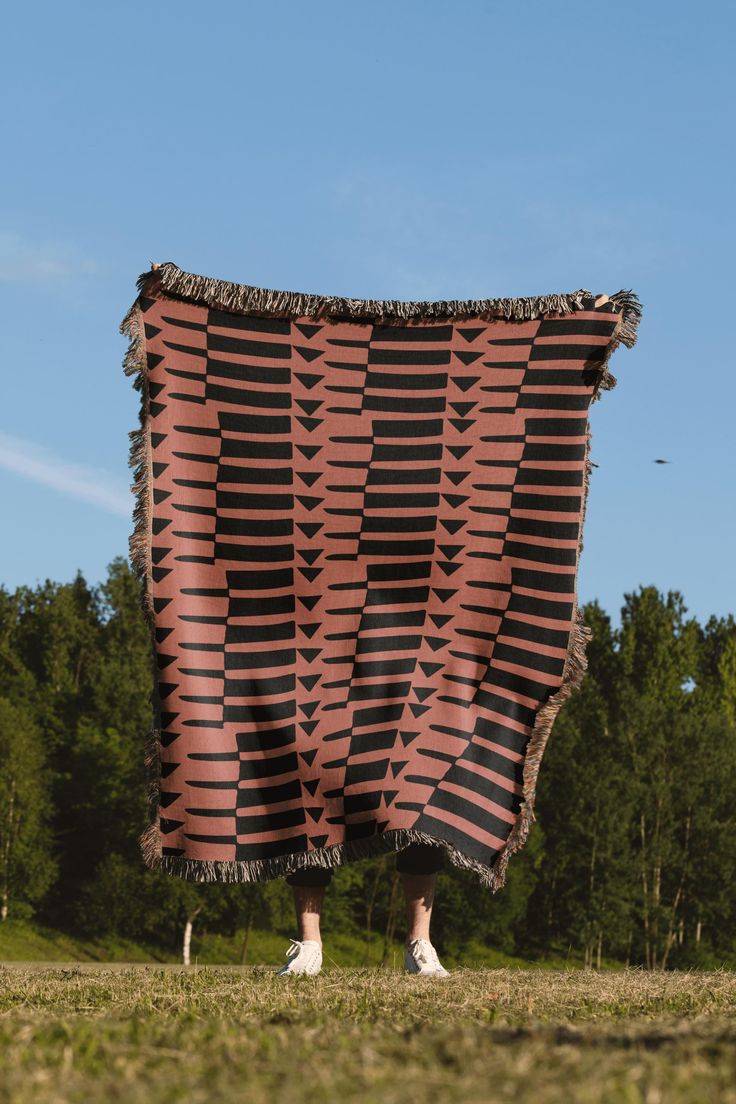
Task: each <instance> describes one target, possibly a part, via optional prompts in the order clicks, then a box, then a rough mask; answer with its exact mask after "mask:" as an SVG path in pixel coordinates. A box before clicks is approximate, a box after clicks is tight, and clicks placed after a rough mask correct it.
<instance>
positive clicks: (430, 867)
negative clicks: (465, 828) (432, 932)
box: [396, 843, 445, 947]
mask: <svg viewBox="0 0 736 1104" xmlns="http://www.w3.org/2000/svg"><path fill="white" fill-rule="evenodd" d="M444 859H445V852H444V849H443V848H442V847H439V846H435V845H433V844H429V843H412V844H410V845H409V846H408V847H406V848H404V850H403V851H399V852H398V853H397V855H396V869H397V870H398V872H399V873H400V874H401V879H402V882H403V886H404V897H405V899H406V919H407V932H406V946H407V947H408V946H409V944H410V943H413V942H414V940H416V939H427V940H429V929H430V923H431V920H432V906H433V904H434V896H435V888H436V885H437V874H438V873H439V871H440V870H442V868H443V866H444Z"/></svg>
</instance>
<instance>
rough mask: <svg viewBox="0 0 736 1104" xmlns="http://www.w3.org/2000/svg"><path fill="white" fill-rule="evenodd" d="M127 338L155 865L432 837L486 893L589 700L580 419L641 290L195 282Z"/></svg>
mask: <svg viewBox="0 0 736 1104" xmlns="http://www.w3.org/2000/svg"><path fill="white" fill-rule="evenodd" d="M137 288H138V295H137V297H136V299H135V301H134V303H133V305H132V306H131V308H130V310H129V311H128V312H127V314H126V316H125V318H124V319H123V321H122V323H121V327H120V328H121V331H122V332H123V333H125V334H126V335H127V336H128V339H129V345H128V349H127V352H126V354H125V363H124V370H125V372H126V374H128V375H129V376H131V377H132V380H133V384H134V386H135V387H136V388H137V389H138V390H139V392H140V400H141V401H140V426H139V428H136V429H135V430H133V431H132V432H131V433H130V438H131V442H130V456H129V462H130V465H131V468H132V470H133V473H134V480H135V481H134V483H133V485H132V490H133V492H134V494H135V509H134V528H133V532H132V533H131V536H130V554H131V563H132V565H133V567H134V569H135V571H136V573H137V575H138V578H139V579H140V581H141V601H142V607H143V610H144V612H145V616H146V619H147V624H148V627H149V629H150V636H151V661H152V675H151V699H150V700H151V707H152V724H151V730H150V732H149V733H148V736H147V742H146V743H147V746H146V753H145V754H146V760H147V764H148V769H149V772H150V775H149V777H150V823H149V826H148V828H147V829H146V831H145V832H144V834H143V836H142V849H143V855H144V858H145V861H146V863H147V864H148V865H150V866H160V867H162V868H163V869H165V870H167V871H169V872H171V873H172V874H176V875H179V876H182V877H186V878H191V879H194V880H198V881H214V880H221V881H240V880H242V881H250V880H262V879H267V878H273V877H277V876H279V875H282V874H286V873H288V872H290V871H293V870H296V869H297V868H299V867H302V866H306V865H319V866H336V865H339V864H341V863H344V862H348V861H352V860H356V859H359V858H362V857H364V856H369V855H374V854H378V853H380V852H386V851H391V850H400V849H402V848H404V847H406V846H407V845H408V844H410V843H411V842H413V841H424V842H433V843H435V844H439V845H441V846H442V847H443V848H444V849H445V850H446V852H447V855H448V856H449V859H450V860H451V862H452V863H454V864H456V865H457V866H460V867H464V868H466V869H468V870H470V871H472V872H473V874H474V875H475V876H476V877H477V878H478V879H479V881H480V882H481V883H482V884H483V885H485V886H488V887H490V888H491V889H497V888H499V887H500V886H501V885H503V883H504V879H505V871H506V864H507V862H508V858H509V855H510V854H511V853H512V852H513V851H515V850H516V849H518V848H519V847H520V846H522V844H523V843H524V841H525V839H526V836H527V833H528V830H529V825H530V823H531V821H532V820H533V817H534V792H535V783H536V779H537V772H538V769H539V765H540V760H541V758H542V754H543V752H544V748H545V743H546V741H547V738H548V736H549V733H550V730H551V728H552V724H553V721H554V719H555V716H556V714H557V712H558V710H559V708H560V706H561V704H562V702H563V701H564V700H565V699H566V698H567V697H568V696H569V694H570V693H571V692H572V691H573V689H574V688H575V687H576V686H578V685H579V683H580V681H581V679H582V677H583V674H584V670H585V666H586V655H585V652H586V646H587V641H588V639H589V637H590V630H589V629H588V627H587V626H586V625H585V623H584V621H583V618H582V615H581V611H580V609H579V608H578V606H577V585H576V584H577V574H578V564H579V557H580V552H581V548H582V539H581V538H582V528H583V520H584V515H585V504H586V498H587V492H588V481H589V476H590V472H591V461H590V459H589V448H590V431H589V408H590V405H591V403H592V401H593V400H595V399H597V398H598V397H599V395H600V393H601V392H602V391H604V390H607V389H610V388H611V387H612V386H613V385H614V383H615V379H614V377H613V376H612V375H611V372H610V370H609V367H608V362H609V359H610V356H611V353H612V352H613V350H614V349H616V348H617V346H618V345H619V344H621V343H623V344H624V345H626V346H628V347H631V346H633V345H634V343H635V341H636V334H637V326H638V323H639V320H640V316H641V305H640V303H639V300H638V298H637V296H636V295H635V294H634V293H633V292H632V291H631V290H628V291H624V290H622V291H617V292H616V293H615V294H613V295H594V294H592V293H591V292H589V291H586V290H585V289H580V290H578V291H574V292H570V293H563V294H551V295H540V296H529V297H526V298H499V299H483V300H450V301H403V300H365V299H351V298H341V297H337V296H330V295H317V294H314V295H313V294H307V293H302V292H286V291H275V290H271V289H265V288H258V287H252V286H250V285H247V284H236V283H230V282H227V281H224V280H218V279H211V278H208V277H202V276H197V275H195V274H193V273H189V272H184V271H182V270H181V269H179V268H178V267H177V266H176V265H175V264H173V263H171V262H167V263H165V264H161V265H156V264H154V265H152V266H151V269H150V270H149V271H147V272H145V273H143V274H142V275H141V276H139V277H138V281H137Z"/></svg>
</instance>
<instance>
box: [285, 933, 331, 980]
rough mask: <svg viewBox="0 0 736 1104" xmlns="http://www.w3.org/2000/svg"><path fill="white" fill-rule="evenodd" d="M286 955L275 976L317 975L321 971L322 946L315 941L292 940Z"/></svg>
mask: <svg viewBox="0 0 736 1104" xmlns="http://www.w3.org/2000/svg"><path fill="white" fill-rule="evenodd" d="M286 955H287V961H286V962H285V963H284V965H283V966H282V967H281V968H280V969H279V970H277V971H276V973H277V974H318V973H319V972H320V970H321V969H322V944H321V943H319V942H318V941H317V940H316V939H304V940H299V939H292V941H291V945H290V947H289V949H288V951H287V952H286Z"/></svg>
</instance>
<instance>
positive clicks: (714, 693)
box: [0, 557, 736, 969]
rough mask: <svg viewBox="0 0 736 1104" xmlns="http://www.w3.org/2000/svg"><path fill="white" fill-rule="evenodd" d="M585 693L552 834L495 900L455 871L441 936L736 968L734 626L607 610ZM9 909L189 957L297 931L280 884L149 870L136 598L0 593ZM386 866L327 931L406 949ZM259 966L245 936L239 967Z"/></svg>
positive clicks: (547, 824)
mask: <svg viewBox="0 0 736 1104" xmlns="http://www.w3.org/2000/svg"><path fill="white" fill-rule="evenodd" d="M584 613H585V618H586V621H587V623H588V624H589V625H590V627H591V629H592V632H593V637H592V640H591V642H590V644H589V645H588V651H587V655H588V671H587V674H586V676H585V679H584V681H583V684H582V686H581V687H580V688H579V689H578V690H577V691H576V692H575V693H574V694H573V695H572V696H571V698H570V699H569V700H568V701H567V702H566V703H565V705H564V706H563V708H562V710H561V711H560V714H559V716H558V718H557V720H556V722H555V725H554V729H553V731H552V735H551V737H550V739H549V743H548V746H547V749H546V751H545V756H544V760H543V763H542V767H541V770H540V774H539V783H538V792H537V797H536V815H537V821H536V823H535V825H534V826H533V828H532V831H531V833H530V836H529V840H528V842H527V844H526V846H525V848H524V849H523V850H522V851H520V852H519V853H518V854H517V855H515V856H514V857H513V858H512V861H511V863H510V865H509V877H508V883H507V885H506V887H505V888H504V889H503V890H502V891H500V892H499V893H497V894H491V893H490V892H489V891H486V890H483V889H481V888H480V887H479V885H478V883H477V881H476V880H475V879H474V878H473V876H472V875H470V874H468V873H467V872H465V871H462V870H458V869H457V868H454V867H452V866H451V865H450V864H449V862H447V863H446V866H445V870H444V872H443V873H442V874H441V876H440V881H439V885H438V894H437V904H436V908H435V913H434V918H433V938H434V940H435V942H436V943H437V945H438V946H439V947H440V948H452V950H453V951H455V952H457V953H460V954H462V953H463V951H464V950H466V949H467V950H472V948H473V947H476V946H478V945H486V946H491V947H494V948H496V949H498V950H499V951H503V952H505V953H507V954H516V955H521V956H526V957H530V956H544V955H560V954H562V955H569V954H571V953H572V954H574V955H575V956H576V957H578V956H579V957H580V958H582V959H583V960H584V961H585V962H586V963H587V964H589V965H600V964H601V962H602V961H603V959H604V958H605V959H617V960H620V961H627V962H631V963H639V964H641V965H644V966H646V967H648V968H651V969H655V968H664V967H668V966H675V965H677V966H683V965H685V966H686V965H693V964H704V965H709V964H715V963H719V962H724V961H732V960H734V959H735V958H736V915H735V914H734V907H733V902H734V899H735V897H736V893H735V891H736V822H735V820H734V816H733V806H734V799H735V798H736V623H734V619H733V617H731V616H729V617H727V618H716V617H711V618H710V619H709V620H708V622H707V623H706V624H705V625H700V624H699V623H698V622H697V620H696V619H694V618H691V617H688V615H687V609H686V607H685V603H684V599H683V597H682V595H681V594H679V593H678V592H676V591H670V592H669V593H667V594H666V595H663V594H661V593H659V592H658V591H657V589H656V588H654V587H652V586H645V587H640V588H639V590H638V591H636V592H635V593H631V594H626V595H625V596H624V604H623V608H622V610H621V619H620V628H617V629H614V627H613V626H612V623H611V619H610V617H609V616H608V614H607V613H606V612H605V611H604V610H603V609H601V608H600V606H599V605H598V604H597V603H596V602H591V603H589V604H588V605H587V606H586V607H585V610H584ZM0 662H2V665H3V676H4V680H3V694H2V697H0V898H1V900H0V910H1V911H2V915H3V916H4V915H9V916H27V915H30V914H31V913H32V912H34V911H35V913H36V915H37V916H38V917H39V918H40V919H42V920H44V921H45V922H47V923H49V924H53V925H55V926H57V927H58V926H61V927H65V928H67V929H68V930H71V931H75V932H79V933H80V934H85V935H101V934H108V935H116V936H119V937H120V938H128V939H134V940H138V941H142V942H146V943H148V944H149V945H151V946H158V947H161V948H167V949H168V948H173V947H174V946H180V945H181V940H182V932H183V930H184V929H185V927H186V925H187V924H188V923H189V924H193V925H194V929H195V932H196V931H199V932H201V931H203V930H210V931H217V932H222V933H230V934H232V933H233V932H235V931H236V930H243V929H245V930H246V933H247V931H249V930H250V928H251V927H252V926H259V927H260V926H269V927H271V928H274V929H276V930H279V931H283V932H284V934H291V933H292V932H293V931H294V912H293V902H292V897H291V892H290V890H289V887H288V886H287V885H286V883H285V882H284V880H283V879H275V880H272V881H270V882H263V883H251V884H246V885H237V884H236V885H199V884H195V883H188V882H184V881H182V880H180V879H177V878H172V877H169V876H167V875H165V874H161V873H156V872H152V871H149V870H147V869H146V868H145V867H144V866H143V862H142V859H141V857H140V851H139V846H138V837H139V834H140V832H141V830H142V828H143V826H144V822H145V815H146V797H145V795H146V781H145V775H144V767H143V739H144V736H145V734H146V732H147V730H148V727H149V721H150V691H151V677H152V675H151V666H150V650H149V641H148V635H147V628H146V626H145V624H144V619H143V614H142V611H141V607H140V600H139V583H138V582H137V580H136V578H135V576H134V574H133V572H132V570H131V568H130V566H129V564H128V562H127V560H125V559H124V558H122V557H121V558H117V559H115V560H114V561H113V562H112V563H111V564H110V566H109V569H108V574H107V578H106V580H105V581H104V583H102V584H101V585H100V586H99V587H97V588H92V587H90V586H88V584H87V582H86V581H85V579H84V578H83V576H82V575H81V573H78V574H77V576H76V577H75V579H74V580H73V581H72V582H71V583H70V584H58V583H52V582H51V581H49V580H46V581H45V582H44V583H43V584H42V585H40V586H38V587H37V588H36V589H30V588H27V587H21V588H19V589H18V590H17V591H15V592H14V593H10V592H8V591H7V590H5V589H2V588H0ZM397 886H398V879H397V877H396V875H395V872H394V866H393V859H392V857H391V856H385V857H383V858H376V859H371V860H364V861H362V862H356V863H350V864H347V865H346V866H344V867H341V868H339V869H337V870H336V871H335V877H334V879H333V883H332V886H331V888H330V891H329V893H328V895H327V899H326V904H325V913H324V924H325V928H326V930H328V931H331V932H333V933H339V932H350V933H351V934H354V935H355V934H358V933H361V932H363V933H365V934H366V937H367V936H369V935H375V934H376V933H378V934H379V935H380V936H381V937H383V939H384V942H385V946H386V953H388V947H389V944H390V940H391V937H392V935H393V934H394V933H397V932H400V930H401V923H402V917H401V915H400V913H401V899H400V897H401V895H400V893H399V892H398V889H397ZM246 953H247V935H246V938H245V940H244V943H243V956H244V957H245V955H246Z"/></svg>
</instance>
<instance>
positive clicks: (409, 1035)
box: [0, 965, 736, 1104]
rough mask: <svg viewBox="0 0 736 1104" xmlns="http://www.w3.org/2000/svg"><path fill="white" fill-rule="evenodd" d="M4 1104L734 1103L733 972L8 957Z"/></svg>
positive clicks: (2, 1024) (0, 1023)
mask: <svg viewBox="0 0 736 1104" xmlns="http://www.w3.org/2000/svg"><path fill="white" fill-rule="evenodd" d="M0 1100H1V1101H3V1102H5V1101H12V1102H13V1104H16V1102H18V1104H20V1102H23V1104H26V1102H28V1101H31V1102H33V1104H51V1102H53V1104H58V1102H65V1101H75V1102H76V1101H84V1102H86V1104H91V1102H96V1101H103V1100H105V1101H107V1100H111V1101H126V1102H130V1104H139V1102H140V1104H143V1102H144V1101H145V1102H146V1104H161V1102H168V1101H171V1102H174V1101H176V1102H177V1104H199V1102H202V1104H204V1102H211V1101H226V1100H227V1101H241V1100H242V1101H247V1102H248V1104H266V1102H269V1104H275V1102H285V1104H292V1102H294V1104H296V1102H297V1101H310V1100H314V1101H317V1102H320V1104H322V1102H325V1104H332V1102H338V1101H339V1102H340V1104H349V1102H353V1101H358V1100H361V1101H365V1102H371V1104H372V1102H379V1101H380V1102H382V1104H384V1102H385V1104H398V1102H399V1101H401V1102H407V1104H420V1102H421V1104H426V1102H427V1101H428V1100H429V1101H435V1100H436V1101H441V1102H443V1104H444V1102H445V1101H447V1102H460V1101H462V1102H463V1104H468V1102H476V1101H478V1102H480V1101H484V1102H486V1101H514V1102H515V1104H518V1102H519V1101H530V1102H531V1101H534V1102H535V1104H537V1102H538V1104H549V1102H552V1101H555V1102H556V1101H574V1102H586V1104H587V1102H598V1101H606V1102H609V1101H611V1102H621V1104H633V1102H640V1101H641V1102H642V1104H669V1102H670V1101H672V1102H677V1104H680V1102H682V1104H685V1102H687V1104H690V1102H692V1104H703V1102H713V1104H721V1102H722V1104H733V1102H736V975H734V974H732V973H728V972H714V973H697V974H696V973H674V972H673V973H667V974H654V975H652V974H646V973H644V972H642V971H639V970H626V971H619V972H613V971H612V972H605V973H601V974H596V973H593V972H590V971H580V970H571V971H540V970H522V969H518V970H517V969H502V970H470V969H458V970H455V971H453V973H452V975H451V976H450V977H449V978H446V979H440V978H416V977H409V976H408V975H405V974H403V973H400V972H398V971H382V970H375V969H340V968H336V967H331V968H329V967H328V968H326V969H325V970H324V971H323V973H322V974H321V975H319V976H318V977H293V978H282V977H277V976H276V975H275V973H274V970H273V967H264V966H254V967H245V968H237V967H193V968H190V969H182V968H178V967H174V966H171V967H165V966H120V965H119V966H99V965H85V966H70V967H67V968H63V967H58V966H54V967H44V966H35V967H33V966H25V965H15V966H4V967H0Z"/></svg>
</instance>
